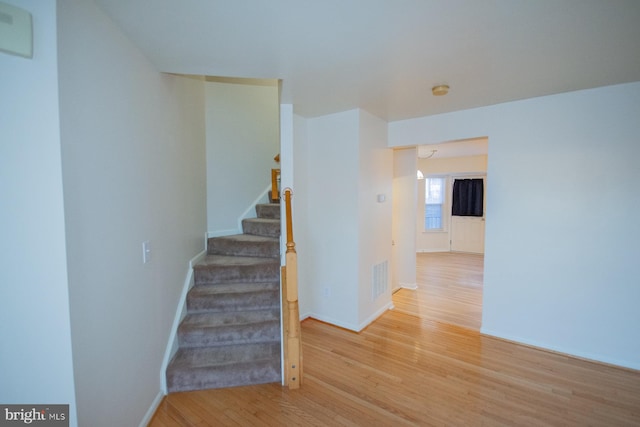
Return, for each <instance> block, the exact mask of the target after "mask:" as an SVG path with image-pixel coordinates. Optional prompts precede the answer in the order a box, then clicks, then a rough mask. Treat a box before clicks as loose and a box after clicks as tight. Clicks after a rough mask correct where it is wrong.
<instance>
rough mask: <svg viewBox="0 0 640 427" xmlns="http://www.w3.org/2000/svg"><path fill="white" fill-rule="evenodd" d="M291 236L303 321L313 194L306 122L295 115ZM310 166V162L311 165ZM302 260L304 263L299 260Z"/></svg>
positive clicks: (307, 310) (307, 308)
mask: <svg viewBox="0 0 640 427" xmlns="http://www.w3.org/2000/svg"><path fill="white" fill-rule="evenodd" d="M293 131H294V134H293V141H294V144H293V161H294V164H293V176H294V178H293V182H294V183H295V185H294V186H293V191H294V196H293V203H292V204H293V235H294V237H295V241H296V252H297V253H298V258H299V262H298V303H299V310H300V317H301V318H306V317H309V316H310V315H311V311H312V309H313V306H314V304H313V295H314V292H313V288H312V283H311V282H310V280H309V277H310V276H309V272H308V269H309V268H310V267H311V262H310V261H311V258H310V257H309V255H310V250H311V249H310V248H309V246H308V242H309V241H310V237H309V234H310V233H311V232H312V229H313V227H312V226H311V224H310V223H309V222H308V218H309V215H310V212H309V204H310V199H312V198H313V195H312V194H310V193H309V181H310V178H311V177H310V176H309V173H308V168H309V163H310V159H309V153H308V150H309V141H308V131H307V120H306V119H304V118H303V117H300V116H298V115H294V116H293ZM311 163H313V162H311ZM301 260H306V261H301Z"/></svg>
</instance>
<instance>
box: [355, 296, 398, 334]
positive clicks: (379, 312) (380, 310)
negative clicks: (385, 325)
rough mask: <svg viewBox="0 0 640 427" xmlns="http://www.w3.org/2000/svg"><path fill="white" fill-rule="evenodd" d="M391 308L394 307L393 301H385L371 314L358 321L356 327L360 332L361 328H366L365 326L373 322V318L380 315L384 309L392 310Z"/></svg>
mask: <svg viewBox="0 0 640 427" xmlns="http://www.w3.org/2000/svg"><path fill="white" fill-rule="evenodd" d="M393 308H394V306H393V302H391V301H389V302H388V303H386V304H385V305H384V306H383V307H381V308H380V309H379V310H378V311H376V312H375V313H373V314H372V315H371V316H369V317H368V318H367V319H365V321H364V322H362V323H360V326H359V327H358V332H360V331H361V330H363V329H364V328H366V327H367V326H369V325H370V324H372V323H373V322H375V320H376V319H377V318H378V317H380V316H382V315H383V314H384V313H385V312H386V311H388V310H393Z"/></svg>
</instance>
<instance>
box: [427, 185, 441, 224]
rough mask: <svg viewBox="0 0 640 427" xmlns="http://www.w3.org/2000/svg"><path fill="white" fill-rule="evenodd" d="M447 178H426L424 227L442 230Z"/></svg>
mask: <svg viewBox="0 0 640 427" xmlns="http://www.w3.org/2000/svg"><path fill="white" fill-rule="evenodd" d="M444 194H445V178H426V179H425V206H424V229H425V230H442V229H443V226H442V212H443V207H444Z"/></svg>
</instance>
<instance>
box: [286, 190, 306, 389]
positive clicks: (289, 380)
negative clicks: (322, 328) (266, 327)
mask: <svg viewBox="0 0 640 427" xmlns="http://www.w3.org/2000/svg"><path fill="white" fill-rule="evenodd" d="M291 196H292V192H291V189H290V188H287V189H285V190H284V203H285V213H286V225H287V251H286V253H285V266H284V267H282V302H283V317H284V318H283V323H284V329H285V330H284V333H283V339H284V367H285V385H286V386H288V387H289V388H290V389H296V388H299V387H300V385H302V347H301V345H302V343H301V339H300V310H299V308H298V254H297V253H296V244H295V242H294V240H293V221H292V216H291Z"/></svg>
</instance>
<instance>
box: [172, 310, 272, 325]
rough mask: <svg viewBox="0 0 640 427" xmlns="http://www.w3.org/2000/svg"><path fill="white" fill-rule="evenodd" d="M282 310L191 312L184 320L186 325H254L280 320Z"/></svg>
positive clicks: (183, 322) (183, 323)
mask: <svg viewBox="0 0 640 427" xmlns="http://www.w3.org/2000/svg"><path fill="white" fill-rule="evenodd" d="M279 320H280V312H279V310H277V309H275V310H273V309H271V310H270V309H266V310H248V311H230V312H224V313H211V312H206V313H191V314H187V315H186V316H185V318H184V320H183V321H182V325H184V326H185V327H218V326H231V325H253V324H257V323H263V322H270V321H279Z"/></svg>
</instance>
